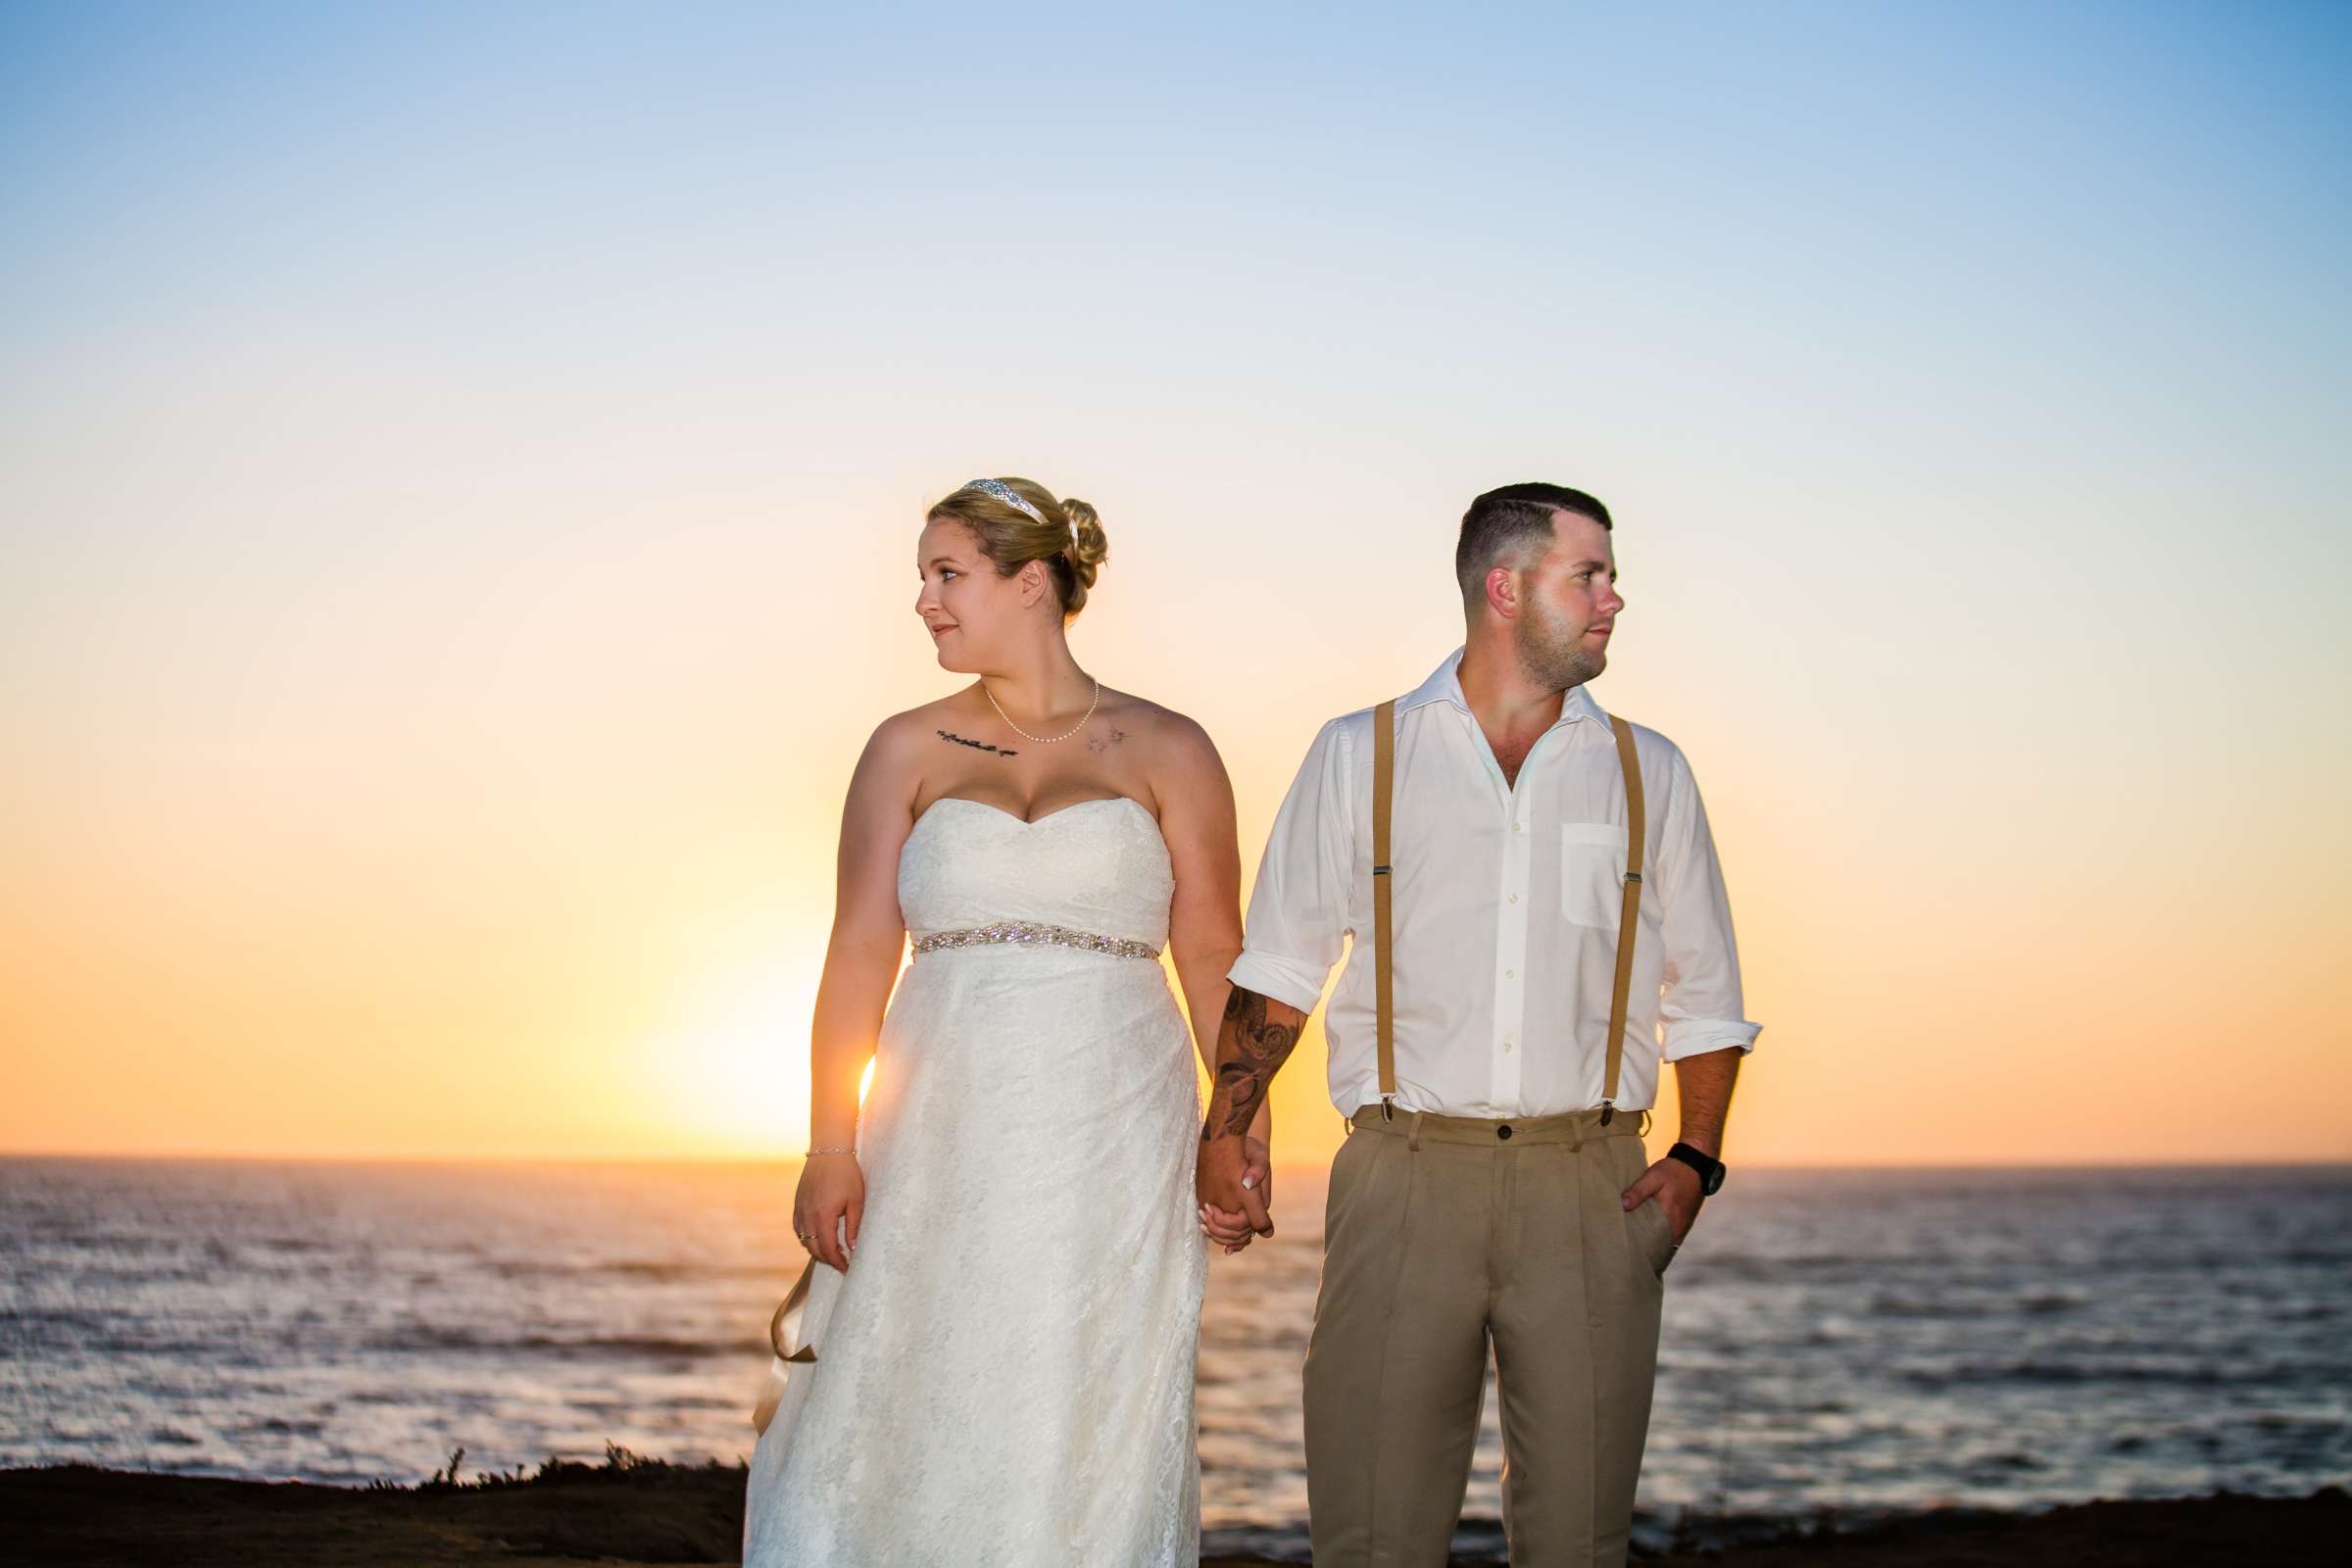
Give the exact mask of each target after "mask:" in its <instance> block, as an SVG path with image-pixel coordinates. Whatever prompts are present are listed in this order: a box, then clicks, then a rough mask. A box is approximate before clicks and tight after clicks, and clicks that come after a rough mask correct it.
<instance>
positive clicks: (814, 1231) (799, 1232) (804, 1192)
mask: <svg viewBox="0 0 2352 1568" xmlns="http://www.w3.org/2000/svg"><path fill="white" fill-rule="evenodd" d="M864 1216H865V1172H863V1171H862V1170H859V1169H858V1156H857V1155H855V1154H811V1155H809V1162H808V1163H807V1164H805V1165H803V1166H802V1167H801V1187H800V1191H799V1192H798V1193H796V1194H795V1195H794V1196H793V1200H792V1230H793V1234H794V1235H796V1236H798V1237H799V1238H800V1239H801V1245H802V1246H803V1247H805V1248H807V1249H809V1255H811V1256H813V1257H815V1258H817V1259H819V1260H820V1261H822V1262H826V1263H830V1264H832V1265H833V1266H834V1267H835V1268H837V1269H839V1270H841V1271H842V1272H843V1273H845V1274H846V1273H848V1272H849V1267H850V1254H851V1253H852V1252H854V1251H856V1250H858V1221H859V1220H860V1219H862V1218H864ZM845 1232H846V1235H845Z"/></svg>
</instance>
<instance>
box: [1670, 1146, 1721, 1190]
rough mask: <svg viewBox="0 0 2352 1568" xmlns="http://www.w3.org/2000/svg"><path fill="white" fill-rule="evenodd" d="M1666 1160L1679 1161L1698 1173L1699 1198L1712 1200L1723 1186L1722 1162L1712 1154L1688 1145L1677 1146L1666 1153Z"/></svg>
mask: <svg viewBox="0 0 2352 1568" xmlns="http://www.w3.org/2000/svg"><path fill="white" fill-rule="evenodd" d="M1666 1157H1667V1158H1668V1159H1679V1160H1681V1161H1682V1162H1683V1163H1684V1164H1686V1165H1688V1166H1690V1167H1691V1169H1692V1170H1694V1171H1696V1172H1698V1193H1699V1196H1700V1197H1701V1198H1713V1197H1714V1196H1715V1194H1716V1193H1717V1192H1718V1191H1719V1190H1720V1189H1721V1188H1722V1186H1723V1161H1722V1160H1720V1159H1717V1158H1716V1157H1715V1156H1713V1155H1712V1154H1706V1153H1702V1152H1699V1151H1698V1150H1695V1149H1692V1148H1691V1146H1690V1145H1689V1144H1677V1145H1675V1146H1674V1147H1673V1148H1672V1149H1669V1150H1668V1151H1666Z"/></svg>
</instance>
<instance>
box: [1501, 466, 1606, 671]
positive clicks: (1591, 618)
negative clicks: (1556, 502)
mask: <svg viewBox="0 0 2352 1568" xmlns="http://www.w3.org/2000/svg"><path fill="white" fill-rule="evenodd" d="M1519 606H1520V610H1519V618H1518V620H1517V621H1516V622H1515V623H1514V627H1513V640H1514V643H1515V645H1516V647H1517V649H1518V654H1519V662H1520V664H1521V665H1522V666H1523V667H1524V668H1525V669H1526V670H1527V673H1528V675H1529V676H1530V678H1532V679H1534V680H1535V681H1536V682H1538V683H1539V684H1541V685H1544V686H1549V687H1552V688H1554V689H1556V690H1560V691H1565V690H1567V689H1568V688H1569V687H1571V686H1581V685H1583V684H1584V683H1585V682H1586V681H1589V680H1591V679H1593V677H1594V676H1595V675H1598V674H1599V673H1600V672H1601V671H1602V670H1604V669H1606V668H1608V666H1609V634H1610V632H1611V631H1612V630H1613V629H1614V627H1615V625H1616V621H1617V612H1619V611H1620V610H1623V609H1624V608H1625V601H1624V600H1623V599H1621V598H1619V597H1618V594H1617V558H1616V556H1615V554H1614V553H1613V552H1612V551H1611V550H1610V548H1609V530H1608V529H1606V528H1603V527H1602V526H1601V525H1600V524H1599V523H1597V522H1594V521H1593V519H1592V518H1591V517H1588V516H1585V515H1582V514H1580V513H1574V512H1560V511H1554V512H1553V513H1552V515H1551V548H1550V549H1549V550H1546V551H1545V552H1544V554H1543V556H1542V557H1540V558H1539V559H1538V560H1536V561H1535V562H1534V563H1532V564H1529V565H1527V566H1525V567H1522V568H1521V569H1520V572H1519Z"/></svg>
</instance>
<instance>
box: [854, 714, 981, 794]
mask: <svg viewBox="0 0 2352 1568" xmlns="http://www.w3.org/2000/svg"><path fill="white" fill-rule="evenodd" d="M961 695H962V694H961V693H952V694H950V695H949V696H946V697H942V698H939V699H936V700H935V701H932V702H928V703H923V704H920V705H918V706H917V707H914V708H909V709H907V710H905V711H901V712H896V713H893V714H891V715H890V716H889V717H887V718H885V719H883V720H882V721H881V722H880V723H878V724H876V725H875V726H874V729H873V733H872V734H870V735H868V736H867V737H866V740H865V750H864V752H863V753H862V754H861V755H860V756H859V757H858V769H857V772H856V773H855V774H854V775H853V776H852V778H851V781H850V788H851V791H852V792H853V794H864V793H869V792H870V793H874V794H880V795H887V796H907V797H911V796H912V794H913V793H914V791H913V784H914V782H915V781H916V780H917V779H919V778H920V777H921V775H922V770H923V766H924V763H925V761H926V760H928V759H929V758H931V757H932V756H933V755H934V754H935V751H936V749H937V748H938V745H939V738H940V736H941V735H942V734H943V733H944V734H948V735H953V734H954V733H955V726H956V722H957V721H958V719H959V717H960V716H961V715H963V714H964V713H965V711H966V710H965V709H964V707H963V706H962V705H961V704H959V703H958V702H957V700H956V699H957V698H958V697H960V696H961Z"/></svg>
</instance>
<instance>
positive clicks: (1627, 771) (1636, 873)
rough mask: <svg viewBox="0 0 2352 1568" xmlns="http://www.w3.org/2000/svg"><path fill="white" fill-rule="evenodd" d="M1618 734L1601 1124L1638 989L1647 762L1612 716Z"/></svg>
mask: <svg viewBox="0 0 2352 1568" xmlns="http://www.w3.org/2000/svg"><path fill="white" fill-rule="evenodd" d="M1609 728H1611V729H1613V730H1615V731H1616V732H1617V771H1618V773H1619V774H1620V775H1622V776H1623V778H1624V779H1625V903H1624V904H1623V905H1622V906H1621V907H1620V908H1619V911H1618V915H1617V978H1616V981H1615V982H1614V983H1613V984H1611V985H1610V987H1609V1057H1608V1062H1609V1064H1608V1066H1607V1067H1606V1068H1604V1069H1603V1070H1602V1073H1601V1080H1600V1124H1601V1125H1602V1126H1603V1127H1606V1126H1607V1125H1608V1124H1609V1118H1610V1117H1611V1116H1614V1115H1616V1114H1617V1068H1618V1066H1619V1065H1620V1064H1621V1063H1622V1062H1623V1061H1624V1060H1625V1004H1626V1000H1627V998H1628V996H1629V995H1630V994H1631V992H1632V989H1633V983H1634V932H1635V929H1636V928H1637V927H1638V925H1639V924H1640V920H1641V914H1642V761H1641V759H1639V758H1637V757H1636V756H1634V726H1633V725H1631V724H1629V723H1627V722H1626V721H1625V720H1624V719H1622V718H1619V717H1618V716H1617V715H1616V714H1614V713H1611V714H1610V715H1609Z"/></svg>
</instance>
